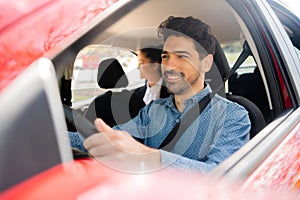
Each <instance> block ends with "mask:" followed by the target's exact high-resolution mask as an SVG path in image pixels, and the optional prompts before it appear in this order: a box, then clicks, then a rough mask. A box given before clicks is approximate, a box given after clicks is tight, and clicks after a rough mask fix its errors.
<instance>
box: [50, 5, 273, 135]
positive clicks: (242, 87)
mask: <svg viewBox="0 0 300 200" xmlns="http://www.w3.org/2000/svg"><path fill="white" fill-rule="evenodd" d="M133 4H134V6H137V8H136V9H134V11H131V12H129V11H127V10H126V8H127V6H128V7H130V6H132V5H130V3H128V4H127V5H125V6H123V7H122V8H120V10H118V11H120V12H115V13H112V14H111V15H110V16H109V17H107V19H104V20H103V21H101V22H100V23H99V25H98V26H95V27H94V28H93V29H92V30H90V31H89V32H87V33H86V34H84V35H83V36H82V38H80V39H79V40H77V41H76V42H75V43H73V44H72V45H71V46H70V47H69V48H67V49H66V50H65V51H66V52H62V54H60V55H58V56H57V57H55V58H54V59H53V62H54V65H55V66H57V68H58V70H57V73H62V74H63V73H64V72H63V70H65V69H64V66H65V65H66V60H63V62H62V60H61V57H62V56H63V55H65V54H68V55H69V56H68V57H69V58H72V56H70V53H72V54H73V55H74V56H73V59H74V57H76V53H78V52H79V51H80V50H81V49H83V48H84V47H85V46H87V45H90V44H102V45H110V46H117V47H122V48H125V49H128V50H129V51H132V50H135V49H137V48H139V47H141V46H146V45H148V44H153V43H154V44H158V43H161V40H160V39H158V38H157V35H156V30H155V28H149V27H151V26H152V27H156V26H157V25H158V24H159V23H160V22H161V21H163V20H164V19H166V18H167V17H168V16H169V15H172V13H174V12H171V11H172V10H173V11H176V12H175V13H176V15H181V16H187V15H190V14H191V13H192V15H193V16H194V17H197V18H199V19H202V20H204V21H206V22H207V23H208V24H210V25H211V27H212V32H213V34H214V35H215V36H216V39H217V41H219V42H218V45H217V47H216V48H217V51H216V55H214V62H215V63H214V65H215V66H214V67H213V68H212V70H211V71H210V72H209V73H208V74H207V76H206V81H207V82H208V83H209V84H210V85H211V87H212V88H213V89H214V90H218V92H217V93H218V94H220V95H221V96H226V98H228V99H230V100H232V101H236V102H238V103H239V104H242V105H243V106H245V107H246V109H247V110H248V111H249V113H250V118H251V122H252V130H251V138H252V137H254V135H255V134H256V133H257V132H259V130H261V129H262V128H263V127H264V126H265V125H266V124H267V123H269V122H271V121H272V119H274V114H273V110H272V109H271V108H270V107H271V106H270V101H269V100H270V96H269V91H268V87H267V86H266V85H265V83H266V82H265V81H264V80H263V79H262V76H261V72H263V69H262V68H261V67H259V66H252V68H253V69H254V70H252V71H251V72H248V73H242V74H239V73H238V70H239V68H240V67H241V66H242V64H243V62H244V61H245V60H246V59H247V58H248V57H252V56H253V54H252V52H251V49H250V47H249V44H248V41H247V40H245V36H244V33H243V30H242V29H241V27H240V25H239V24H238V23H239V22H238V21H237V20H236V18H235V16H234V13H233V12H232V10H230V7H229V6H228V5H226V3H225V2H222V3H221V2H220V3H216V5H218V6H211V5H212V4H213V3H211V2H210V3H207V2H206V1H205V2H201V3H199V2H198V1H190V4H189V5H188V6H187V5H184V3H183V2H181V1H180V2H178V3H176V4H174V3H171V2H170V1H164V3H162V2H161V1H158V0H153V1H147V2H145V3H142V4H141V5H139V3H137V2H134V3H133ZM162 4H163V5H165V6H167V5H168V7H169V8H168V10H169V11H170V12H158V13H159V14H156V15H155V16H151V17H147V24H145V23H146V22H144V20H142V18H141V17H140V13H143V15H144V16H145V17H146V16H147V15H149V16H150V15H151V12H150V10H154V9H157V8H158V7H163V8H165V7H164V6H162ZM181 7H183V8H184V7H186V9H179V8H181ZM123 9H124V10H125V11H123ZM193 9H194V10H193ZM127 12H128V13H127ZM116 13H123V14H124V13H127V14H124V15H123V16H122V17H121V18H120V17H118V16H115V15H118V14H116ZM211 13H220V15H222V16H221V17H222V19H223V20H224V22H222V23H220V22H219V20H218V19H217V18H216V17H214V16H212V15H211ZM146 14H147V15H146ZM106 20H107V21H110V22H111V21H114V23H111V24H108V22H107V21H106ZM224 30H226V31H224ZM241 37H242V39H241ZM228 41H240V43H243V45H241V46H242V48H241V53H240V56H239V58H238V59H237V60H236V61H235V63H234V65H233V66H229V63H228V59H227V57H226V55H225V54H224V51H223V49H222V44H224V43H226V42H228ZM250 42H251V41H250ZM87 43H88V44H87ZM69 62H71V66H72V65H73V63H74V60H70V61H69ZM99 64H100V63H99ZM61 65H63V66H62V67H63V68H62V69H61V68H60V66H61ZM231 65H232V64H231ZM60 70H62V71H60ZM112 71H114V70H112ZM113 73H117V72H113ZM113 73H111V74H110V73H107V74H106V75H107V76H109V77H110V78H112V77H113V76H112V74H113ZM254 85H255V87H254ZM100 87H101V88H104V89H107V87H105V86H101V85H100ZM217 87H220V88H218V89H217ZM64 88H65V87H63V85H61V89H62V91H61V94H62V95H64V94H69V93H70V87H69V88H68V89H67V91H63V89H64ZM124 93H125V92H124ZM124 93H123V94H124ZM65 96H67V95H65ZM125 98H126V97H125ZM69 101H71V100H69ZM92 102H93V103H94V101H92ZM107 104H108V102H106V104H105V105H107ZM90 107H92V106H90ZM90 107H89V108H90ZM104 107H107V106H104ZM123 112H124V113H125V112H126V113H127V116H128V111H123ZM89 115H90V109H89V110H88V114H87V115H86V116H89ZM110 115H111V114H110ZM93 118H94V117H93ZM90 119H91V118H90ZM121 121H122V120H121ZM122 122H123V121H122ZM114 124H115V123H112V124H111V125H114Z"/></svg>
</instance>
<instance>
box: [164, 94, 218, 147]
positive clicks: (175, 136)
mask: <svg viewBox="0 0 300 200" xmlns="http://www.w3.org/2000/svg"><path fill="white" fill-rule="evenodd" d="M214 95H215V93H214V92H213V93H211V94H208V95H206V96H205V97H204V98H203V99H201V100H200V101H199V102H198V103H197V104H195V105H194V106H193V107H192V108H191V109H189V110H188V111H187V113H186V114H185V115H184V116H183V118H182V120H181V121H180V122H179V123H177V124H176V125H175V127H174V128H173V129H172V130H171V132H170V133H169V134H168V136H167V137H166V138H165V139H164V141H163V142H162V143H161V145H160V146H159V149H163V150H166V151H169V152H170V151H172V150H173V148H174V146H175V144H176V143H177V141H178V140H179V138H180V137H181V135H182V134H183V133H184V131H185V130H186V129H187V128H188V127H189V126H190V125H191V124H192V122H193V121H195V119H196V118H197V117H198V116H199V115H200V114H201V112H202V111H203V110H204V108H206V106H207V105H208V104H209V102H210V100H211V99H212V98H213V96H214Z"/></svg>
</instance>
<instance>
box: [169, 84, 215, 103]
mask: <svg viewBox="0 0 300 200" xmlns="http://www.w3.org/2000/svg"><path fill="white" fill-rule="evenodd" d="M211 92H212V89H211V87H210V86H209V85H208V84H207V83H206V84H205V87H204V88H203V90H201V91H200V92H198V93H197V94H195V95H193V96H191V97H190V98H188V99H187V100H185V101H184V105H185V107H186V108H187V107H189V106H190V105H194V104H195V103H198V102H199V101H200V100H201V99H203V98H204V97H205V96H206V95H207V94H209V93H211ZM165 105H166V106H168V107H174V106H175V105H174V95H170V97H168V98H167V99H166V101H165Z"/></svg>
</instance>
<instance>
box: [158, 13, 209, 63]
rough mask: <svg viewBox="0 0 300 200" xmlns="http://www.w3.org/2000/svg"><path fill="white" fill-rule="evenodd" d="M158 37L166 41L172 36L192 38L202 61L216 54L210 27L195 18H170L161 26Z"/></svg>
mask: <svg viewBox="0 0 300 200" xmlns="http://www.w3.org/2000/svg"><path fill="white" fill-rule="evenodd" d="M158 35H159V36H162V37H163V39H164V41H166V39H167V38H168V37H169V36H171V35H176V36H185V37H187V36H188V37H190V38H192V39H193V40H194V43H195V47H196V49H197V51H198V52H199V56H200V59H202V58H203V57H205V56H206V55H207V54H212V55H214V53H215V37H214V36H213V35H212V34H211V28H210V26H209V25H207V24H206V23H204V22H202V21H201V20H199V19H195V18H193V17H186V18H183V17H174V16H170V17H169V18H168V19H167V20H165V21H163V22H162V23H161V24H160V25H159V27H158ZM203 48H204V49H203Z"/></svg>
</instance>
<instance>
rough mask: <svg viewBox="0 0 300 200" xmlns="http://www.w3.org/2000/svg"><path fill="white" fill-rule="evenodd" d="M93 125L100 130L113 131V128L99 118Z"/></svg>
mask: <svg viewBox="0 0 300 200" xmlns="http://www.w3.org/2000/svg"><path fill="white" fill-rule="evenodd" d="M95 126H96V128H97V129H98V131H100V132H106V131H113V129H112V128H111V127H110V126H108V125H107V124H106V123H105V122H104V121H103V120H102V119H100V118H97V119H96V120H95Z"/></svg>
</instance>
